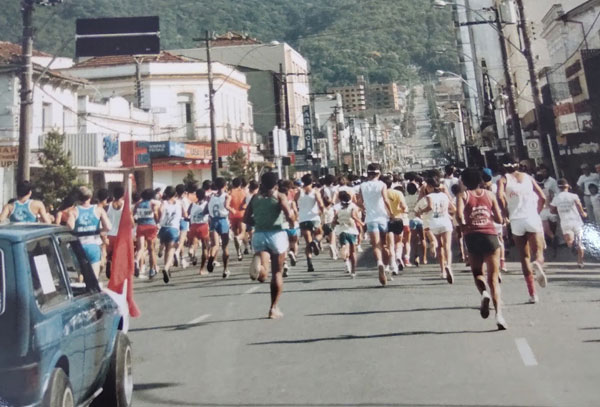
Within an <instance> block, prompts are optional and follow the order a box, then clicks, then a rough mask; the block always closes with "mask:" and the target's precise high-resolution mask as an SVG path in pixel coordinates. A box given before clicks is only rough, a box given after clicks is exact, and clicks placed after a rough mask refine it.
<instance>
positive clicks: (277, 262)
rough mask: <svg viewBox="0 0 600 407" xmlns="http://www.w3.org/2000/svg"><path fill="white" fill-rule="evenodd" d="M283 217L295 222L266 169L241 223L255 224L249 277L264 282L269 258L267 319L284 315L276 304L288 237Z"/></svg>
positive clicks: (274, 180)
mask: <svg viewBox="0 0 600 407" xmlns="http://www.w3.org/2000/svg"><path fill="white" fill-rule="evenodd" d="M284 216H285V218H286V219H287V221H288V222H290V223H293V222H294V219H293V217H294V215H293V213H292V210H291V209H290V205H289V203H288V199H287V197H286V196H285V195H284V194H282V193H280V192H279V191H278V190H277V174H275V173H272V172H268V173H266V174H264V175H263V176H262V178H261V185H260V190H259V192H258V194H256V195H255V196H254V198H252V200H251V201H250V203H249V204H248V208H247V209H246V213H245V215H244V222H245V223H246V224H247V225H249V226H254V227H255V231H254V235H253V236H252V247H253V248H254V258H253V259H252V263H251V265H250V278H251V279H252V280H256V279H258V281H260V282H264V281H265V280H266V278H267V274H268V271H267V269H266V265H267V264H268V262H269V257H270V258H271V273H272V275H271V308H270V309H269V318H271V319H277V318H281V317H283V313H282V312H281V311H280V310H279V308H278V307H277V303H278V301H279V297H280V295H281V290H282V289H283V276H282V270H283V263H284V262H285V256H286V254H287V251H288V237H287V233H286V232H285V230H283V228H282V225H283V222H284Z"/></svg>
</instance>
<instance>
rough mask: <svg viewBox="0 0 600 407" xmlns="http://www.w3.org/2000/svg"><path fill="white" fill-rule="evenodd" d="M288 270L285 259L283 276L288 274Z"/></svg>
mask: <svg viewBox="0 0 600 407" xmlns="http://www.w3.org/2000/svg"><path fill="white" fill-rule="evenodd" d="M288 270H289V267H288V264H287V261H286V262H285V263H283V276H284V277H287V276H288Z"/></svg>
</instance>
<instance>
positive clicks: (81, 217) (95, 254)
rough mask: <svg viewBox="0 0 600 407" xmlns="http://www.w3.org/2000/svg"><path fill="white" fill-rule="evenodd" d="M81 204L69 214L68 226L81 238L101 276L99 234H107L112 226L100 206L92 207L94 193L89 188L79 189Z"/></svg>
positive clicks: (85, 250)
mask: <svg viewBox="0 0 600 407" xmlns="http://www.w3.org/2000/svg"><path fill="white" fill-rule="evenodd" d="M79 194H80V196H79V201H80V204H79V205H78V206H75V207H74V208H73V209H72V210H71V211H70V212H69V220H68V221H67V224H68V226H69V227H70V228H71V229H72V230H73V231H74V232H75V234H76V235H77V236H78V237H79V241H80V242H81V245H82V247H83V251H84V252H85V255H86V257H87V259H88V261H89V262H90V265H91V266H92V269H93V270H94V274H96V278H98V277H99V275H100V262H101V260H102V249H101V247H100V246H101V244H102V240H101V239H100V234H99V233H106V232H108V231H109V230H111V229H112V225H111V223H110V220H109V219H108V216H107V215H106V211H105V210H104V209H103V208H101V207H100V206H98V205H92V203H91V202H92V196H93V194H92V191H90V189H89V188H87V187H81V188H79Z"/></svg>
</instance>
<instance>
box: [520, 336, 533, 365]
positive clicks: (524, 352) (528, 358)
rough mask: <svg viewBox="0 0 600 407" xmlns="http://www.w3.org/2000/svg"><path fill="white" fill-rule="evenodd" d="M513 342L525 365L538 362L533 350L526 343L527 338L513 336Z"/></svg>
mask: <svg viewBox="0 0 600 407" xmlns="http://www.w3.org/2000/svg"><path fill="white" fill-rule="evenodd" d="M515 343H516V344H517V349H518V350H519V354H521V359H522V360H523V363H524V364H525V366H528V367H531V366H537V364H538V362H537V360H536V359H535V355H534V354H533V350H531V347H530V346H529V344H528V343H527V339H525V338H515Z"/></svg>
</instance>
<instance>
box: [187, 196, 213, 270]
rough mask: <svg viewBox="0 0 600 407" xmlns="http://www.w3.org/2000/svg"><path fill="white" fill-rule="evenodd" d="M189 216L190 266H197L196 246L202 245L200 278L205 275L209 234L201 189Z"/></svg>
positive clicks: (206, 210)
mask: <svg viewBox="0 0 600 407" xmlns="http://www.w3.org/2000/svg"><path fill="white" fill-rule="evenodd" d="M189 214H190V231H189V232H188V240H189V241H190V242H191V244H192V248H191V251H190V253H191V256H192V264H193V265H194V266H195V265H196V264H198V259H197V257H196V250H197V249H198V244H201V245H202V255H201V258H200V272H199V274H200V275H201V276H202V275H204V274H206V273H205V272H204V267H205V266H206V262H207V260H208V256H209V250H210V233H209V225H208V223H209V216H208V199H207V198H206V193H205V192H204V190H203V189H201V188H200V189H197V190H196V202H194V203H193V204H191V206H190V208H189Z"/></svg>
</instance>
